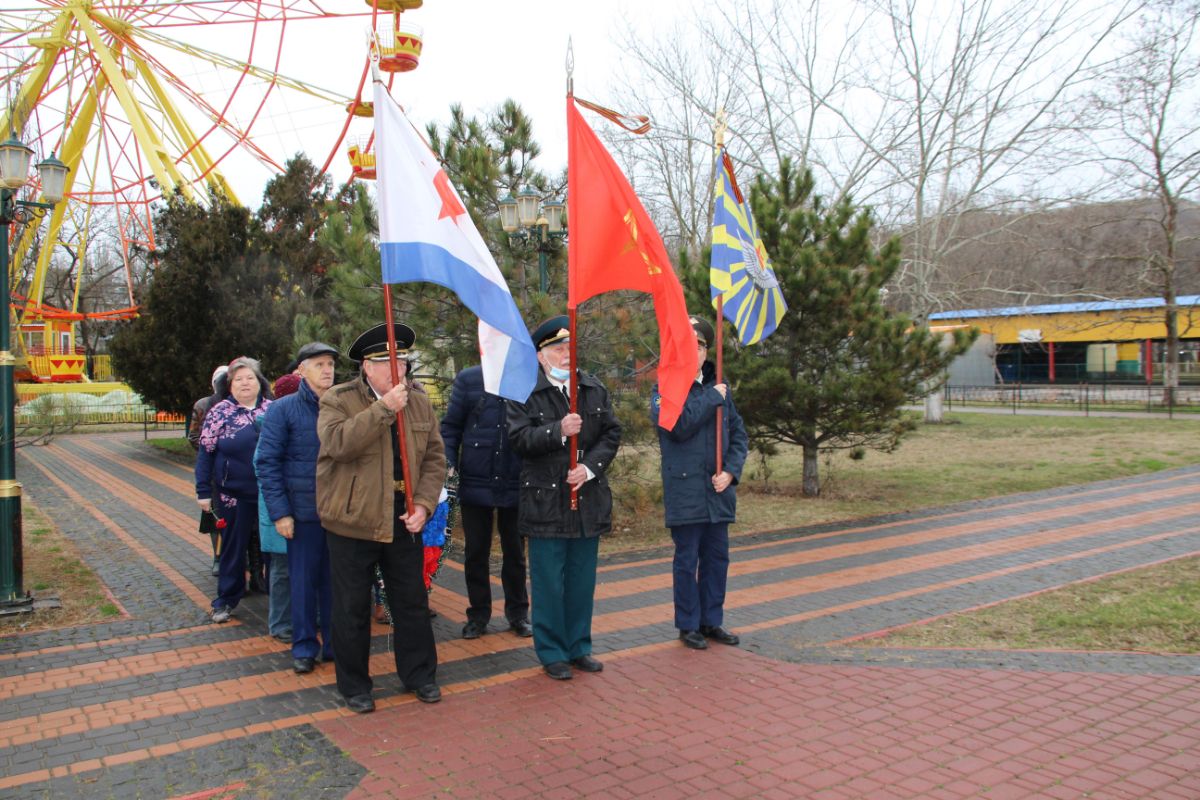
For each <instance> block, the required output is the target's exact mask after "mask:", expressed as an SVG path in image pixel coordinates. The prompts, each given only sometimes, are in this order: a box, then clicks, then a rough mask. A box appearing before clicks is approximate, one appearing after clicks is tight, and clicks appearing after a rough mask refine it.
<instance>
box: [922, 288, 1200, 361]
mask: <svg viewBox="0 0 1200 800" xmlns="http://www.w3.org/2000/svg"><path fill="white" fill-rule="evenodd" d="M1176 307H1177V311H1176V324H1177V330H1178V333H1179V340H1180V342H1179V350H1180V354H1179V362H1180V377H1181V380H1182V379H1187V378H1193V379H1197V380H1200V367H1198V364H1197V361H1198V356H1200V295H1186V296H1183V297H1179V298H1178V299H1177V300H1176ZM929 322H930V324H931V325H934V324H936V325H938V326H943V325H971V326H974V327H976V328H978V329H979V330H980V333H981V338H984V339H985V340H986V341H988V342H990V344H991V346H992V348H993V354H992V357H993V361H994V373H995V377H996V378H997V379H999V380H1000V381H1001V382H1005V383H1009V382H1023V383H1041V382H1050V383H1054V382H1072V383H1073V382H1077V381H1088V380H1099V379H1103V380H1114V379H1117V380H1119V379H1126V380H1136V381H1139V382H1153V380H1154V379H1155V377H1156V376H1157V375H1160V374H1161V370H1162V362H1163V361H1164V360H1165V349H1164V348H1165V341H1166V337H1167V327H1166V317H1165V312H1164V303H1163V300H1162V298H1156V297H1148V298H1142V299H1138V300H1110V301H1103V302H1094V303H1056V304H1050V305H1038V306H1014V307H1010V308H989V309H975V310H968V311H945V312H940V313H937V314H931V315H930V316H929ZM951 382H952V383H954V382H956V381H955V380H954V378H953V377H952V378H951ZM970 382H972V383H974V382H978V381H970Z"/></svg>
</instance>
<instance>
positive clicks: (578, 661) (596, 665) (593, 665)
mask: <svg viewBox="0 0 1200 800" xmlns="http://www.w3.org/2000/svg"><path fill="white" fill-rule="evenodd" d="M571 666H573V667H575V668H576V669H581V670H583V671H584V672H601V671H603V669H604V665H603V664H601V663H600V662H599V661H597V660H596V659H594V658H592V657H591V656H580V657H579V658H572V659H571Z"/></svg>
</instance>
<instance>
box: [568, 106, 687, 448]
mask: <svg viewBox="0 0 1200 800" xmlns="http://www.w3.org/2000/svg"><path fill="white" fill-rule="evenodd" d="M567 186H568V187H569V190H568V191H569V192H570V196H569V198H568V202H567V215H568V217H567V230H569V231H570V232H571V236H570V238H569V239H568V245H567V307H568V308H576V307H577V306H578V305H579V304H580V303H582V302H583V301H584V300H587V299H588V298H589V297H594V296H596V295H598V294H602V293H604V292H611V291H613V290H614V289H633V290H635V291H639V292H649V293H650V294H651V295H652V296H653V297H654V316H655V317H657V319H658V341H659V353H658V390H659V394H660V395H662V405H661V408H660V409H659V416H658V421H659V424H660V425H662V426H663V427H664V428H666V429H667V430H671V429H672V428H673V427H675V421H676V420H677V419H679V414H680V413H681V412H682V411H683V404H684V401H686V400H687V393H688V389H690V388H691V385H692V382H693V381H695V380H696V371H697V370H698V369H699V365H698V364H697V363H696V334H695V332H694V331H693V330H692V324H691V323H690V322H689V321H688V311H687V303H686V302H684V299H683V287H681V286H680V285H679V279H678V278H677V277H675V270H674V269H673V268H672V267H671V262H670V260H669V259H668V258H667V248H666V247H664V246H663V243H662V237H661V236H659V235H658V231H657V230H656V229H655V228H654V223H652V222H651V221H650V215H649V214H647V213H646V210H645V209H644V208H642V203H641V201H640V200H638V198H637V195H636V194H634V193H633V187H632V186H630V185H629V181H628V180H627V179H626V178H625V175H624V174H623V173H622V172H621V169H620V168H619V167H618V166H617V164H616V162H615V161H613V159H612V156H610V155H609V154H608V150H606V149H605V147H604V145H603V144H601V142H600V140H599V139H598V138H597V137H596V134H595V132H593V131H592V129H591V128H590V127H589V126H588V124H587V123H586V122H584V120H583V117H582V116H580V114H579V110H578V109H577V108H575V101H574V98H568V99H567Z"/></svg>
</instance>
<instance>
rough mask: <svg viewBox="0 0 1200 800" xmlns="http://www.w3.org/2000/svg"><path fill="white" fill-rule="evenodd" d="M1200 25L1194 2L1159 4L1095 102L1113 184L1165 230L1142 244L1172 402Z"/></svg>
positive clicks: (1195, 171)
mask: <svg viewBox="0 0 1200 800" xmlns="http://www.w3.org/2000/svg"><path fill="white" fill-rule="evenodd" d="M1198 19H1200V3H1196V2H1194V0H1193V1H1190V2H1172V1H1171V0H1162V1H1160V2H1155V3H1154V4H1153V5H1151V7H1150V8H1148V9H1147V10H1146V12H1145V13H1144V14H1143V15H1142V17H1141V19H1140V20H1139V24H1138V25H1137V26H1136V27H1135V28H1134V32H1133V33H1132V34H1131V35H1130V36H1129V37H1127V39H1126V40H1125V45H1126V50H1125V52H1124V54H1123V57H1122V58H1121V59H1120V60H1119V62H1118V63H1117V65H1116V68H1115V69H1114V70H1113V71H1112V72H1111V73H1110V74H1109V76H1108V78H1109V79H1108V81H1107V85H1106V86H1104V87H1103V88H1102V89H1101V90H1099V91H1098V92H1097V93H1096V94H1095V95H1094V97H1093V110H1095V111H1096V112H1098V118H1097V120H1096V122H1095V123H1094V128H1093V135H1092V144H1093V146H1094V148H1095V151H1096V153H1097V155H1098V157H1099V158H1100V159H1101V160H1102V163H1103V166H1104V168H1105V172H1106V179H1107V183H1108V185H1109V186H1110V187H1114V188H1115V189H1116V191H1121V192H1124V193H1127V194H1133V195H1135V196H1140V197H1149V198H1152V199H1153V201H1154V202H1153V204H1152V205H1151V208H1152V209H1153V212H1154V213H1152V214H1150V215H1148V219H1149V221H1151V222H1152V224H1153V226H1154V227H1155V228H1156V229H1157V230H1155V231H1152V232H1151V235H1148V236H1146V237H1145V238H1144V239H1142V240H1141V242H1140V244H1141V245H1142V263H1143V269H1144V270H1145V272H1146V273H1147V274H1148V275H1150V276H1153V280H1154V282H1155V283H1156V284H1157V288H1158V290H1159V292H1160V293H1161V296H1162V299H1163V313H1164V315H1165V316H1164V318H1163V321H1164V323H1165V326H1166V331H1167V341H1166V354H1165V359H1164V360H1165V363H1164V366H1163V389H1164V395H1165V396H1164V400H1166V401H1167V402H1170V401H1171V400H1172V399H1173V396H1174V392H1175V389H1176V388H1177V387H1178V386H1179V328H1178V326H1179V322H1178V313H1177V312H1178V309H1177V304H1176V294H1177V288H1178V286H1179V283H1178V279H1179V273H1180V263H1179V255H1180V253H1179V250H1180V248H1179V245H1180V225H1179V222H1180V210H1181V205H1182V204H1184V203H1185V202H1186V198H1187V197H1188V195H1190V194H1192V193H1194V192H1195V191H1196V188H1197V185H1198V184H1200V121H1198V120H1200V116H1198V112H1200V102H1197V96H1196V89H1197V78H1200V48H1198V47H1197V45H1198V44H1200V43H1198V42H1197V39H1196V33H1197V24H1198ZM1154 234H1157V235H1154Z"/></svg>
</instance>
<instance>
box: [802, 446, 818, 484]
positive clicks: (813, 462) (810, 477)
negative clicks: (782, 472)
mask: <svg viewBox="0 0 1200 800" xmlns="http://www.w3.org/2000/svg"><path fill="white" fill-rule="evenodd" d="M820 452H821V451H820V449H819V448H818V447H817V446H816V445H807V444H806V445H804V496H805V497H816V496H817V495H819V494H820V493H821V478H820V475H819V473H818V463H817V455H818V454H819V453H820Z"/></svg>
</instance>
